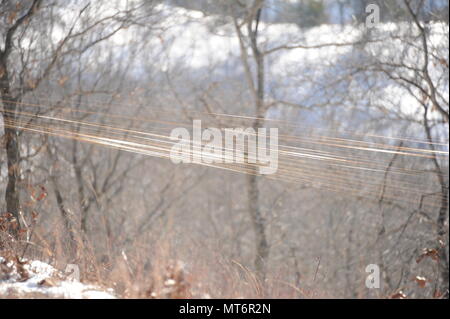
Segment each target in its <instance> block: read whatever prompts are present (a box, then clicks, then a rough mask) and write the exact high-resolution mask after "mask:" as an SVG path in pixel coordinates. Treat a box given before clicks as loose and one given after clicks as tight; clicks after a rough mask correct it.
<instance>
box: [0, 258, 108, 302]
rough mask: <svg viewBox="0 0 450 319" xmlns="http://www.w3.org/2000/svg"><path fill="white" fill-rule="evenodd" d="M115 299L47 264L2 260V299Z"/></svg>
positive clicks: (104, 291) (0, 278)
mask: <svg viewBox="0 0 450 319" xmlns="http://www.w3.org/2000/svg"><path fill="white" fill-rule="evenodd" d="M5 297H6V298H65V299H113V298H116V297H115V296H114V294H113V291H112V290H111V289H108V290H107V291H106V290H104V289H102V288H100V287H97V286H93V285H87V284H83V283H81V282H79V281H76V280H72V279H68V278H66V277H65V276H64V275H63V274H62V273H61V272H59V271H58V270H57V269H55V268H54V267H52V266H51V265H49V264H46V263H44V262H41V261H38V260H33V261H27V260H20V259H19V258H9V259H6V258H4V257H0V298H5Z"/></svg>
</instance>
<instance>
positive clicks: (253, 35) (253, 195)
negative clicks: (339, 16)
mask: <svg viewBox="0 0 450 319" xmlns="http://www.w3.org/2000/svg"><path fill="white" fill-rule="evenodd" d="M260 2H261V3H259V4H258V1H256V2H255V6H259V9H258V10H257V12H256V15H255V18H254V22H255V26H254V27H253V19H251V20H250V21H249V22H248V24H247V27H248V34H249V37H250V42H251V48H252V52H253V57H254V60H255V63H256V94H255V95H256V99H255V107H256V119H255V121H254V122H253V129H254V130H255V132H257V131H258V128H259V127H261V126H262V124H263V121H264V120H263V118H264V117H265V106H264V76H265V74H264V55H263V54H262V53H261V52H260V50H259V48H258V43H257V39H258V25H259V20H260V17H261V11H262V8H261V7H262V1H260ZM258 147H262V146H261V145H258ZM247 187H248V201H249V204H248V209H249V213H250V216H251V218H252V223H253V229H254V231H255V236H256V257H255V269H256V272H257V273H258V275H259V277H260V279H261V280H262V281H263V282H264V280H265V277H266V266H267V259H268V257H269V245H268V243H267V236H266V225H265V224H266V223H265V220H264V217H263V216H262V214H261V209H260V204H259V188H258V179H257V171H256V167H255V168H254V169H253V174H250V175H248V176H247Z"/></svg>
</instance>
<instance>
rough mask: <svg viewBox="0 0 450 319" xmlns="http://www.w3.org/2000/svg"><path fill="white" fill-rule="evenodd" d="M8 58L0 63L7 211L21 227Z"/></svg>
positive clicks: (16, 150) (12, 102) (15, 131)
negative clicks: (6, 176) (6, 171)
mask: <svg viewBox="0 0 450 319" xmlns="http://www.w3.org/2000/svg"><path fill="white" fill-rule="evenodd" d="M5 60H6V57H2V60H1V61H0V76H1V77H0V90H1V97H2V99H3V109H2V116H3V121H4V123H5V124H9V125H8V126H7V125H5V129H4V130H5V141H6V143H5V149H6V158H7V165H8V166H7V167H8V183H7V186H6V191H5V202H6V211H7V212H8V213H11V214H12V215H13V217H14V218H15V219H16V221H17V225H18V226H19V225H20V224H19V220H20V219H19V210H20V196H19V161H20V149H19V131H18V129H17V128H15V127H14V126H11V125H14V121H15V112H16V100H14V99H13V98H12V96H11V92H10V86H9V75H8V69H7V66H6V61H5ZM12 233H13V235H17V229H13V230H12Z"/></svg>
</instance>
